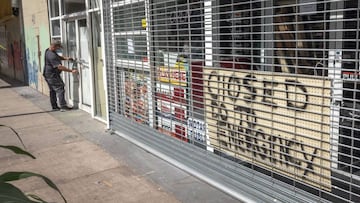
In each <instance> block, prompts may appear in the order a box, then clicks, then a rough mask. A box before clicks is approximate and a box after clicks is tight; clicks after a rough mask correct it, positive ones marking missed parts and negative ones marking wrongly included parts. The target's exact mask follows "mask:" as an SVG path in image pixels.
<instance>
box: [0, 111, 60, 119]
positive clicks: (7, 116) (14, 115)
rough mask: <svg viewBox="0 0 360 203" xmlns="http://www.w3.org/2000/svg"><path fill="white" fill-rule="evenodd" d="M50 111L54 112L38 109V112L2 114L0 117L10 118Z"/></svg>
mask: <svg viewBox="0 0 360 203" xmlns="http://www.w3.org/2000/svg"><path fill="white" fill-rule="evenodd" d="M50 112H54V111H38V112H31V113H21V114H13V115H6V116H0V118H9V117H16V116H27V115H34V114H42V113H50Z"/></svg>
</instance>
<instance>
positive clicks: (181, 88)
mask: <svg viewBox="0 0 360 203" xmlns="http://www.w3.org/2000/svg"><path fill="white" fill-rule="evenodd" d="M150 11H151V13H150V19H151V21H150V24H151V26H152V27H151V36H152V44H151V46H152V49H151V50H150V53H151V57H153V58H152V59H153V60H152V62H154V64H153V65H154V73H156V74H155V76H154V77H155V78H154V80H155V81H156V82H155V84H153V85H154V86H156V92H155V103H156V105H155V106H156V107H155V116H156V129H157V130H158V131H159V132H161V133H163V134H167V135H169V136H173V137H176V138H178V139H180V140H183V141H188V140H191V141H194V142H199V143H200V142H201V143H202V146H204V141H205V139H203V137H201V139H194V136H193V134H194V133H192V131H191V132H190V131H189V129H191V127H190V128H189V126H192V124H193V123H195V122H199V123H204V122H203V113H202V112H201V110H202V109H201V108H202V105H203V91H202V89H203V88H202V84H203V78H202V70H203V65H204V59H205V52H204V43H205V35H204V2H203V1H200V0H172V1H165V0H161V1H155V0H154V1H150ZM194 117H195V118H197V119H199V120H196V119H193V118H194Z"/></svg>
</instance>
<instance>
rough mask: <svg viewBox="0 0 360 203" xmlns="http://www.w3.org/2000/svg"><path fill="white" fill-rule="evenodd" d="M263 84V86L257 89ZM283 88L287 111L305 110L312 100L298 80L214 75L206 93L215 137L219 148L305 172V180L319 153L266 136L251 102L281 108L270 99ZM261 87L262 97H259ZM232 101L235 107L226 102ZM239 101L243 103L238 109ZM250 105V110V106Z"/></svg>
mask: <svg viewBox="0 0 360 203" xmlns="http://www.w3.org/2000/svg"><path fill="white" fill-rule="evenodd" d="M255 83H261V85H257V86H256V85H255ZM280 85H282V87H283V89H284V90H285V92H286V93H285V94H284V95H286V104H285V105H286V107H288V108H289V110H295V111H297V110H298V109H306V107H307V102H308V100H309V97H308V95H307V90H306V88H305V86H304V85H302V84H301V83H300V82H298V81H295V80H289V79H285V83H282V84H281V83H279V82H277V81H269V80H263V81H259V80H258V79H257V78H256V77H255V76H254V75H251V74H247V75H246V76H245V77H243V78H240V77H237V76H236V75H235V74H232V75H230V76H226V75H225V76H224V75H218V74H217V72H216V71H212V72H211V73H210V75H209V78H208V83H207V90H208V93H209V95H210V98H211V108H210V109H211V112H209V113H210V115H211V119H212V120H215V121H216V136H217V141H218V145H219V147H224V148H227V149H230V150H231V151H235V152H242V153H250V154H251V155H252V156H253V157H259V158H260V159H261V160H263V161H267V162H270V163H273V164H278V165H281V166H284V167H295V168H296V169H297V170H299V171H302V176H303V178H305V177H306V176H307V175H308V173H314V163H313V162H314V158H315V156H316V154H317V149H316V148H314V147H310V146H307V145H305V144H304V143H303V141H299V140H297V139H295V138H287V137H286V136H284V135H281V134H269V133H265V130H264V129H263V128H262V127H261V126H260V125H258V117H257V115H256V113H255V110H254V109H253V108H250V105H251V102H255V100H256V99H257V98H259V99H260V100H261V101H262V102H264V104H263V105H266V106H271V107H272V108H278V107H279V105H278V104H276V103H275V102H273V101H272V100H271V99H270V98H272V97H273V96H274V95H276V94H277V92H276V91H279V90H278V89H276V90H275V88H274V87H279V86H280ZM259 86H260V87H262V88H263V89H262V93H263V95H257V93H258V91H259V90H258V89H257V88H259ZM226 99H229V100H230V101H232V102H233V103H231V104H229V102H226ZM237 101H243V102H242V103H241V105H237V103H236V102H237ZM247 105H249V107H248V106H247Z"/></svg>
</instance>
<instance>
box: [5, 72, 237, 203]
mask: <svg viewBox="0 0 360 203" xmlns="http://www.w3.org/2000/svg"><path fill="white" fill-rule="evenodd" d="M0 124H3V125H8V126H10V127H12V128H14V129H15V130H16V131H17V132H18V134H19V135H20V136H21V138H22V140H23V142H24V144H25V146H26V150H27V151H29V152H30V153H32V154H33V155H34V156H35V157H36V159H31V158H29V157H26V156H21V155H15V154H13V153H12V152H10V151H6V150H4V149H0V163H1V164H0V173H1V174H2V173H4V172H7V171H31V172H35V173H40V174H42V175H45V176H47V177H48V178H50V179H51V180H53V181H54V182H55V184H56V185H57V186H58V187H59V188H60V190H61V191H62V193H63V194H64V196H65V198H66V199H67V200H68V202H69V203H73V202H75V203H77V202H79V203H82V202H84V203H92V202H94V203H95V202H96V203H102V202H106V203H108V202H189V203H190V202H195V203H196V202H209V203H213V202H229V203H232V202H238V201H237V200H235V199H233V198H232V197H230V196H229V195H227V194H225V193H223V192H221V191H219V190H217V189H216V188H213V187H211V186H209V185H208V184H206V183H204V182H202V181H200V180H198V179H196V178H195V177H193V176H191V175H189V174H187V173H186V172H184V171H181V170H180V169H178V168H176V166H173V165H170V164H168V163H167V162H165V161H163V160H161V159H159V158H157V157H155V156H153V155H152V154H150V153H148V152H146V151H144V150H142V149H141V148H139V147H137V146H135V145H133V144H131V143H129V142H128V141H127V140H125V139H123V138H121V137H119V136H116V135H113V134H110V133H108V132H107V130H106V125H105V124H104V123H102V122H100V121H97V120H95V119H93V118H91V115H90V114H88V113H86V112H84V111H81V110H71V111H68V112H59V111H57V112H52V111H51V108H50V104H49V98H48V97H47V96H45V95H42V94H40V93H39V92H37V91H36V90H34V89H32V88H30V87H27V86H22V84H21V83H19V82H15V81H11V80H8V79H6V78H5V77H2V76H1V78H0ZM0 145H17V146H21V145H20V143H19V141H18V140H17V138H16V136H15V134H14V133H13V132H12V131H11V130H10V129H8V128H5V127H0ZM15 185H17V186H18V187H20V188H21V189H22V190H23V191H25V192H27V193H32V194H36V195H38V196H39V197H42V198H43V199H44V200H46V201H49V202H62V199H61V197H60V196H59V195H58V194H57V193H56V192H55V191H54V190H52V189H51V188H49V187H48V186H47V185H46V184H45V183H44V182H43V181H42V180H41V179H39V178H28V179H25V180H21V181H16V182H15ZM0 202H1V201H0Z"/></svg>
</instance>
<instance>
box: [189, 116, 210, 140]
mask: <svg viewBox="0 0 360 203" xmlns="http://www.w3.org/2000/svg"><path fill="white" fill-rule="evenodd" d="M187 130H188V137H189V139H190V140H194V141H197V142H205V141H206V124H205V122H204V121H202V120H199V119H195V118H188V120H187Z"/></svg>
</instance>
